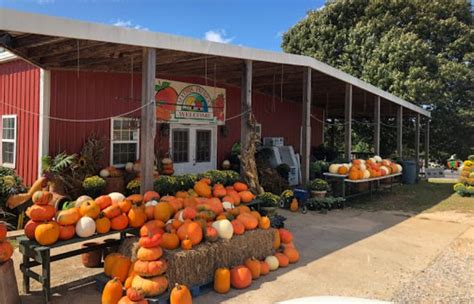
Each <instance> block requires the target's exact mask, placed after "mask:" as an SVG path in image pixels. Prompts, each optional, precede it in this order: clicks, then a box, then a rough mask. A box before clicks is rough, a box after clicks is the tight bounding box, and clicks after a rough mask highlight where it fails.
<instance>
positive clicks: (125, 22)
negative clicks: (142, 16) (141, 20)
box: [112, 19, 149, 31]
mask: <svg viewBox="0 0 474 304" xmlns="http://www.w3.org/2000/svg"><path fill="white" fill-rule="evenodd" d="M112 22H113V23H112V25H114V26H120V27H126V28H132V29H136V30H142V31H148V30H149V29H148V28H147V27H144V26H141V25H140V24H133V22H132V20H122V19H117V20H116V21H112Z"/></svg>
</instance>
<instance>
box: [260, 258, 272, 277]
mask: <svg viewBox="0 0 474 304" xmlns="http://www.w3.org/2000/svg"><path fill="white" fill-rule="evenodd" d="M269 272H270V266H268V264H267V262H265V261H260V274H261V275H263V276H264V275H267V274H268V273H269Z"/></svg>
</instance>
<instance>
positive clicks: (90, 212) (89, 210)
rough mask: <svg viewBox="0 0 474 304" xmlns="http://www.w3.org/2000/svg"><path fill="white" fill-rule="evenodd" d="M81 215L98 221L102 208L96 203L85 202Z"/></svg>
mask: <svg viewBox="0 0 474 304" xmlns="http://www.w3.org/2000/svg"><path fill="white" fill-rule="evenodd" d="M79 213H80V214H81V216H88V217H90V218H93V219H96V218H97V217H98V216H99V213H100V207H99V205H97V204H96V203H95V202H94V201H85V202H83V203H82V204H81V207H80V208H79Z"/></svg>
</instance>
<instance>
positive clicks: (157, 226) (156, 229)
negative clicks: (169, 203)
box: [140, 220, 166, 236]
mask: <svg viewBox="0 0 474 304" xmlns="http://www.w3.org/2000/svg"><path fill="white" fill-rule="evenodd" d="M165 226H166V225H165V223H163V222H162V221H160V220H151V221H148V222H146V223H145V224H144V225H143V226H142V227H141V228H140V236H151V235H154V234H158V233H160V234H161V233H163V229H164V228H165Z"/></svg>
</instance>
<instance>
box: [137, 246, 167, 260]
mask: <svg viewBox="0 0 474 304" xmlns="http://www.w3.org/2000/svg"><path fill="white" fill-rule="evenodd" d="M162 255H163V250H162V249H161V247H159V246H157V247H151V248H145V247H140V248H139V249H138V251H137V259H138V260H140V261H155V260H158V259H159V258H161V256H162Z"/></svg>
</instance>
